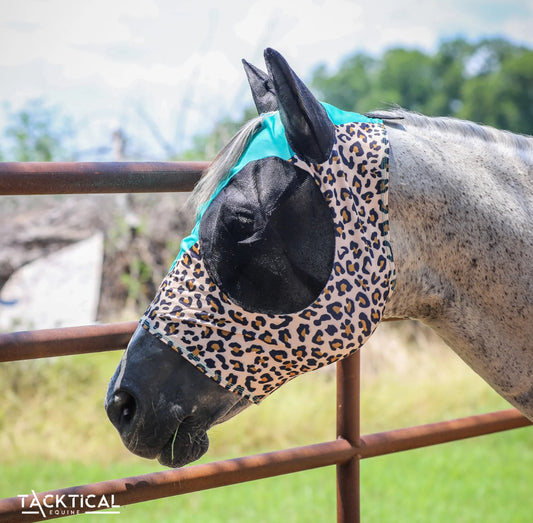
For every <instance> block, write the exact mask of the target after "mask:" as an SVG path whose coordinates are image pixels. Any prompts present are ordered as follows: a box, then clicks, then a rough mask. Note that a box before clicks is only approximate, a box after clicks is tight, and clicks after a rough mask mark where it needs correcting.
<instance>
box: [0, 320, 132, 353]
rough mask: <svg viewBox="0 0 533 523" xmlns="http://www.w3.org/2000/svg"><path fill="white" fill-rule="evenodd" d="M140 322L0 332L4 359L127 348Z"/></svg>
mask: <svg viewBox="0 0 533 523" xmlns="http://www.w3.org/2000/svg"><path fill="white" fill-rule="evenodd" d="M138 324H139V323H138V322H136V321H128V322H124V323H108V324H103V325H87V326H83V327H61V328H58V329H42V330H35V331H21V332H11V333H9V334H0V362H5V361H19V360H31V359H36V358H50V357H53V356H68V355H70V354H87V353H90V352H103V351H109V350H118V349H125V348H126V346H127V345H128V342H129V341H130V338H131V336H132V334H133V332H134V331H135V328H136V327H137V325H138Z"/></svg>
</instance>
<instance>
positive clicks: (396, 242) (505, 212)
mask: <svg viewBox="0 0 533 523" xmlns="http://www.w3.org/2000/svg"><path fill="white" fill-rule="evenodd" d="M389 139H390V144H391V151H392V152H391V168H390V170H391V173H390V191H389V217H390V230H391V233H390V234H391V244H392V250H393V255H394V259H395V265H396V270H397V284H396V289H395V291H394V293H393V295H392V297H391V299H390V301H389V303H388V304H387V309H386V313H385V317H410V318H413V319H419V320H421V321H423V322H424V323H426V324H428V325H429V326H430V327H432V328H433V329H434V330H435V331H436V332H437V333H438V334H439V335H440V336H441V337H442V338H443V339H444V340H445V341H446V342H447V343H448V344H449V345H450V346H452V348H453V349H454V350H455V351H456V352H457V353H458V354H459V355H460V356H461V357H462V358H463V359H464V360H465V361H466V362H467V363H468V364H470V366H472V367H473V368H474V370H476V372H478V373H479V374H480V375H481V376H483V377H484V378H485V379H486V380H487V381H488V382H489V383H491V385H492V386H493V387H494V388H495V389H496V390H498V391H499V392H500V393H501V394H502V395H504V396H505V397H506V398H507V399H509V401H512V402H514V403H515V405H517V406H518V400H516V398H517V397H522V396H524V394H525V395H529V396H528V398H529V397H530V399H528V400H527V401H528V402H530V403H531V407H530V409H531V410H530V414H531V416H532V417H533V390H532V389H531V383H530V382H531V380H530V378H527V376H526V373H527V372H533V346H532V345H531V339H533V322H532V321H531V318H532V317H533V298H532V297H531V296H533V271H532V267H533V233H532V230H531V229H532V227H531V216H532V215H533V177H532V174H533V161H532V157H533V153H532V151H533V142H532V147H530V148H528V147H527V145H528V144H527V143H524V144H523V145H525V146H526V147H525V149H518V150H517V149H516V148H513V147H511V146H510V145H509V144H508V143H505V144H498V143H496V142H495V141H494V140H491V141H487V140H485V139H482V138H479V137H477V138H476V137H474V136H465V135H461V134H458V133H457V132H445V131H443V130H442V129H438V130H436V129H430V130H429V132H424V130H423V129H418V128H410V127H409V126H407V125H406V129H401V130H400V129H394V128H392V129H390V130H389ZM525 353H527V354H528V356H527V357H528V358H529V360H531V361H529V360H528V361H525V359H524V358H525V356H524V354H525ZM513 358H514V359H515V360H516V362H517V365H516V367H517V369H515V370H514V371H513V372H514V374H513V375H512V376H511V375H510V374H509V372H511V371H509V370H508V368H509V362H510V361H511V362H512V360H513ZM502 368H507V371H502V370H501V369H502ZM495 369H499V370H498V371H497V372H496V371H495ZM524 401H526V400H524Z"/></svg>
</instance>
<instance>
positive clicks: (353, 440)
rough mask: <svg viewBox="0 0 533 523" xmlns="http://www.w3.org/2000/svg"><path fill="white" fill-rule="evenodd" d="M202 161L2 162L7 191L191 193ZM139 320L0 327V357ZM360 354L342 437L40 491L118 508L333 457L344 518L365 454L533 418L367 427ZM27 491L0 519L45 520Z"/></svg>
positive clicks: (116, 341)
mask: <svg viewBox="0 0 533 523" xmlns="http://www.w3.org/2000/svg"><path fill="white" fill-rule="evenodd" d="M206 166H207V164H206V163H205V162H160V163H144V162H143V163H128V162H124V163H31V162H30V163H0V195H14V194H18V195H20V194H28V195H29V194H79V193H119V192H166V191H189V190H191V188H192V187H193V186H194V183H195V182H196V181H197V179H198V177H199V175H200V173H201V172H202V170H203V169H204V168H205V167H206ZM136 325H137V323H136V322H128V323H118V324H110V325H93V326H85V327H71V328H63V329H49V330H41V331H30V332H17V333H11V334H3V335H0V362H6V361H15V360H23V359H33V358H43V357H50V356H62V355H67V354H82V353H92V352H100V351H107V350H116V349H123V348H125V347H126V345H127V343H128V341H129V338H130V337H131V335H132V333H133V331H134V330H135V327H136ZM359 391H360V356H359V353H358V352H357V353H355V354H354V355H353V356H351V357H349V358H346V359H345V360H342V361H341V362H339V363H337V439H335V440H334V441H328V442H324V443H317V444H314V445H308V446H304V447H297V448H293V449H286V450H281V451H277V452H269V453H266V454H258V455H254V456H246V457H241V458H236V459H231V460H225V461H218V462H214V463H207V464H202V465H192V466H188V467H184V468H181V469H174V470H168V471H163V472H155V473H152V474H144V475H140V476H135V477H130V478H122V479H116V480H108V481H103V482H99V483H92V484H87V485H83V486H78V487H70V488H65V489H59V490H55V491H49V492H42V493H38V494H35V496H36V498H37V499H38V500H39V503H43V502H44V500H45V499H52V498H53V497H54V496H56V495H57V496H64V498H63V500H64V501H63V502H64V503H65V504H66V505H67V508H68V503H69V500H70V502H73V501H74V500H75V499H77V498H76V496H81V495H85V496H88V495H106V496H111V495H113V496H114V498H113V499H114V500H115V502H116V503H117V504H119V505H120V506H122V505H127V504H131V503H138V502H141V501H147V500H151V499H156V498H162V497H166V496H175V495H178V494H186V493H189V492H194V491H199V490H206V489H210V488H214V487H220V486H225V485H232V484H236V483H242V482H246V481H252V480H256V479H262V478H267V477H272V476H277V475H282V474H289V473H292V472H298V471H302V470H307V469H312V468H317V467H325V466H331V465H336V467H337V521H338V522H343V523H347V522H358V521H359V520H360V495H359V485H360V477H359V464H360V460H361V459H366V458H371V457H375V456H382V455H385V454H390V453H393V452H400V451H404V450H411V449H416V448H421V447H425V446H429V445H437V444H440V443H446V442H450V441H455V440H460V439H464V438H470V437H476V436H481V435H484V434H490V433H494V432H500V431H504V430H510V429H514V428H519V427H525V426H528V425H530V424H531V422H530V421H529V420H527V419H526V418H525V417H523V416H522V415H521V414H520V413H519V412H518V411H517V410H515V409H509V410H504V411H499V412H493V413H489V414H481V415H477V416H471V417H466V418H460V419H456V420H451V421H443V422H439V423H432V424H429V425H421V426H416V427H408V428H403V429H398V430H393V431H387V432H382V433H377V434H370V435H366V436H361V435H360V430H359V427H360V423H359V421H360V403H359ZM54 517H60V516H57V515H54V514H51V515H46V516H45V515H44V513H43V514H40V513H38V514H33V515H25V514H22V513H21V502H20V498H19V497H18V496H17V497H12V498H7V499H3V500H0V522H4V521H5V522H17V521H25V522H28V521H40V520H43V519H51V518H54Z"/></svg>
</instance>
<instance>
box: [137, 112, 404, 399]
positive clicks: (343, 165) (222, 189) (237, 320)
mask: <svg viewBox="0 0 533 523" xmlns="http://www.w3.org/2000/svg"><path fill="white" fill-rule="evenodd" d="M322 105H323V107H324V108H325V110H326V112H327V114H328V116H329V118H330V119H331V121H332V122H333V124H334V128H335V140H334V145H333V148H332V150H331V154H330V156H329V158H328V159H327V160H326V161H325V162H322V163H313V162H311V161H309V160H304V159H302V158H301V157H299V155H298V154H296V153H295V152H294V151H293V150H292V149H291V147H290V145H289V143H288V141H287V138H286V136H285V132H284V128H283V124H282V122H281V121H280V115H279V112H274V113H270V114H268V115H266V116H265V117H264V119H263V122H262V124H261V127H260V129H259V130H258V131H257V132H256V133H255V134H254V135H253V137H252V138H251V140H250V141H249V143H248V145H247V147H246V149H245V151H244V153H243V154H242V156H241V158H240V160H239V161H238V162H237V164H236V165H235V166H234V167H233V169H232V170H231V171H230V173H229V175H228V176H227V177H226V178H225V179H224V181H223V182H221V184H220V186H219V188H218V189H217V190H216V191H215V193H214V195H213V196H212V198H211V200H210V201H209V202H208V203H207V204H206V205H204V206H203V208H202V209H201V210H200V211H199V214H198V218H197V222H196V226H195V228H194V230H193V232H192V233H191V235H190V236H189V237H187V238H185V240H183V242H182V248H181V252H180V254H179V256H178V258H177V259H176V262H175V263H174V265H173V267H172V268H171V270H170V272H169V273H168V274H167V276H166V278H165V279H164V280H163V282H162V284H161V286H160V288H159V290H158V293H157V295H156V297H155V298H154V300H153V302H152V303H151V304H150V306H149V307H148V309H147V311H146V313H145V314H144V316H143V317H142V318H141V324H142V325H143V327H144V328H145V329H146V330H148V331H149V332H150V333H151V334H152V335H154V336H156V337H158V338H160V339H161V340H162V341H163V342H164V343H166V344H167V345H168V346H169V347H171V348H173V349H174V350H176V351H178V352H179V353H180V354H181V355H182V356H184V357H185V358H187V359H188V360H189V361H190V362H191V363H192V364H193V365H194V366H196V367H197V368H198V369H199V370H200V371H202V372H203V373H205V374H206V375H207V376H209V377H210V378H212V379H213V380H215V381H216V382H217V383H218V384H219V385H221V386H222V387H225V388H227V389H229V390H231V391H233V392H235V393H237V394H239V395H242V396H244V397H246V398H248V399H249V400H250V401H253V402H256V403H259V402H260V401H261V400H262V399H263V398H265V397H266V396H267V395H269V394H270V393H272V392H273V391H274V390H276V389H277V388H278V387H280V386H281V385H283V384H284V383H285V382H287V381H288V380H290V379H292V378H294V377H295V376H297V375H299V374H302V373H304V372H308V371H311V370H314V369H318V368H320V367H323V366H325V365H328V364H331V363H333V362H335V361H337V360H339V359H341V358H344V357H346V356H348V355H350V354H352V353H353V352H354V351H356V350H357V349H358V348H359V347H360V346H361V345H362V344H363V343H364V342H365V341H366V340H367V339H368V337H369V336H370V335H371V334H372V332H373V331H374V329H375V328H376V326H377V325H378V323H379V322H380V320H381V318H382V315H383V310H384V307H385V304H386V302H387V299H388V297H389V295H390V293H391V292H392V289H393V287H394V275H395V273H394V266H393V259H392V251H391V247H390V243H389V230H388V209H387V201H388V198H387V196H388V194H387V191H388V174H389V173H388V167H389V144H388V141H387V136H386V131H385V127H384V125H383V123H382V122H381V121H380V120H377V119H370V118H367V117H364V116H362V115H359V114H356V113H350V112H345V111H341V110H339V109H337V108H335V107H333V106H329V105H327V104H322ZM310 182H312V183H310ZM295 187H296V188H297V189H294V188H295ZM302 187H306V189H305V190H304V189H302ZM298 191H300V192H301V191H303V193H302V194H305V198H306V202H304V203H301V202H300V203H298V205H299V206H300V207H297V208H298V209H301V205H303V209H305V212H303V211H299V212H298V214H297V215H296V214H295V213H294V211H293V209H294V206H295V205H296V203H294V202H299V201H300V200H301V199H302V198H301V195H300V196H298V195H299V193H298ZM295 195H296V196H295ZM298 198H299V199H298ZM309 202H310V203H309ZM235 214H237V216H235ZM291 249H293V251H294V252H293V251H291ZM317 253H320V256H318V255H317ZM324 253H325V254H324ZM317 258H319V259H320V260H322V261H321V262H320V263H318V262H317V261H316V260H317ZM323 260H326V262H327V263H326V262H324V261H323ZM315 265H316V266H315Z"/></svg>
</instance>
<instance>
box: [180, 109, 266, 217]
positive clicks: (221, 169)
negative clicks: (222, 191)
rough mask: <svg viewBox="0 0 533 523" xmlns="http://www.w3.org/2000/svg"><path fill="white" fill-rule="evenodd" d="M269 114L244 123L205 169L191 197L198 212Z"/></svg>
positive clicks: (225, 176) (190, 199)
mask: <svg viewBox="0 0 533 523" xmlns="http://www.w3.org/2000/svg"><path fill="white" fill-rule="evenodd" d="M268 114H269V113H267V114H261V115H260V116H257V117H255V118H253V119H252V120H250V121H249V122H247V123H246V124H244V125H243V126H242V127H241V128H240V129H239V130H238V131H237V133H236V134H235V136H233V138H232V139H231V140H230V141H229V142H228V143H227V144H226V145H225V146H224V148H223V149H222V150H221V151H220V152H219V153H218V155H217V156H216V158H215V159H214V160H213V162H212V163H211V165H210V166H209V167H208V168H207V169H206V170H205V171H204V173H203V174H202V177H201V178H200V181H199V182H198V183H197V184H196V187H195V188H194V190H193V192H192V194H191V196H190V198H189V201H190V203H191V204H192V205H193V206H194V207H195V208H196V210H197V212H198V210H199V209H200V208H201V207H202V206H203V205H204V204H205V203H207V202H208V201H209V200H210V199H211V197H212V196H213V194H214V193H215V191H216V190H217V188H218V187H219V185H220V184H221V183H222V182H223V181H224V180H225V179H226V178H227V177H228V176H229V174H230V171H231V169H232V167H234V166H235V164H236V163H237V162H238V161H239V158H240V157H241V156H242V154H243V153H244V151H245V149H246V147H247V146H248V144H249V143H250V140H251V139H252V137H253V136H254V135H255V133H256V132H257V131H258V130H259V128H260V127H261V124H262V123H263V120H264V118H265V116H268Z"/></svg>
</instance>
